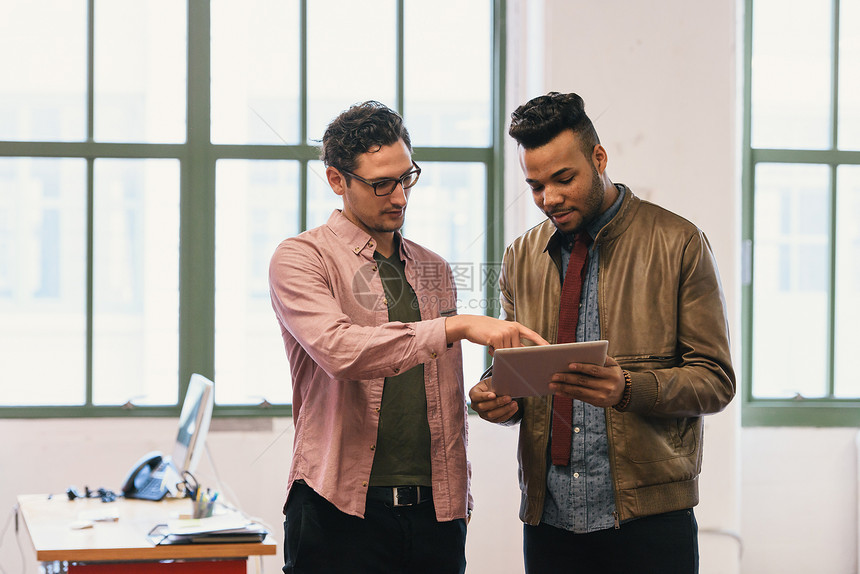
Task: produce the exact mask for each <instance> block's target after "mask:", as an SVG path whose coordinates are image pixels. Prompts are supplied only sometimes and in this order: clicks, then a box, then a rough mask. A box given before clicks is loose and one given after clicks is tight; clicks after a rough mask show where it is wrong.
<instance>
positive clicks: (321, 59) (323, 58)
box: [308, 0, 397, 141]
mask: <svg viewBox="0 0 860 574" xmlns="http://www.w3.org/2000/svg"><path fill="white" fill-rule="evenodd" d="M396 13H397V10H396V6H395V2H394V0H364V1H362V2H355V1H354V0H314V1H313V2H308V139H309V140H310V141H313V140H321V139H322V136H323V132H325V127H326V126H327V125H328V123H329V122H330V121H331V120H332V119H334V118H335V117H336V116H337V115H338V114H340V112H342V111H343V110H345V109H347V108H348V107H349V106H350V105H351V104H354V103H356V102H361V101H364V100H378V101H380V102H382V103H383V104H385V105H387V106H388V107H390V108H392V109H394V108H395V106H396V105H397V104H396V102H395V101H394V100H395V70H396V63H397V60H396V57H395V54H396V53H397V51H396V45H395V41H396V39H397V30H396V24H395V20H394V17H395V14H396Z"/></svg>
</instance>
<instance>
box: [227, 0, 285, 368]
mask: <svg viewBox="0 0 860 574" xmlns="http://www.w3.org/2000/svg"><path fill="white" fill-rule="evenodd" d="M298 4H299V3H298V0H291V1H285V0H254V1H252V2H246V1H239V0H213V2H212V141H213V142H215V143H229V144H245V143H256V144H280V143H289V144H296V143H298V139H299V103H298V102H299V38H300V34H299V6H298ZM219 383H220V381H219Z"/></svg>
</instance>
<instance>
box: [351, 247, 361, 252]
mask: <svg viewBox="0 0 860 574" xmlns="http://www.w3.org/2000/svg"><path fill="white" fill-rule="evenodd" d="M353 251H354V252H356V253H358V252H359V251H361V247H356V248H355V249H353Z"/></svg>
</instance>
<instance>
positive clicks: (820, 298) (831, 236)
mask: <svg viewBox="0 0 860 574" xmlns="http://www.w3.org/2000/svg"><path fill="white" fill-rule="evenodd" d="M757 2H759V0H745V4H744V7H745V21H744V70H743V73H744V78H743V80H744V83H743V142H742V154H743V155H742V161H743V166H742V169H743V172H742V192H743V199H742V201H743V203H742V212H743V216H742V237H743V250H742V321H743V322H742V334H743V346H742V354H743V380H744V381H746V384H744V385H743V391H742V424H743V426H818V427H836V426H851V427H854V426H857V422H858V420H860V391H857V390H856V389H857V387H856V383H851V382H849V381H848V380H847V379H848V378H849V377H846V376H845V375H846V373H847V372H848V369H846V368H845V366H844V365H845V363H846V359H845V358H844V357H845V355H847V353H846V352H845V346H844V345H842V346H841V347H840V346H839V345H840V343H837V335H838V329H837V326H836V325H837V321H838V320H840V319H842V320H843V321H844V318H840V313H843V314H844V312H845V311H846V310H847V309H848V306H847V305H845V306H844V308H842V306H841V302H842V301H848V300H850V298H848V297H843V298H840V297H838V296H837V295H838V293H837V286H838V282H837V262H840V266H839V268H838V271H839V272H840V273H843V274H844V273H846V272H848V273H851V274H853V275H854V276H856V275H857V274H858V271H857V269H858V266H860V262H858V261H857V260H856V258H855V259H854V261H852V262H849V263H848V265H845V259H840V258H839V257H840V255H842V254H839V253H838V251H839V250H842V252H843V253H844V252H845V251H847V250H848V248H849V247H850V248H851V249H855V250H856V247H854V246H853V245H851V246H849V245H847V243H848V242H847V241H845V239H844V237H842V236H840V235H839V230H838V229H837V228H838V223H839V221H840V218H839V214H838V212H839V208H840V205H841V204H840V203H839V202H840V197H839V192H840V189H842V187H841V185H842V184H841V183H840V176H842V175H844V174H847V172H844V171H840V169H845V168H848V169H852V170H853V169H854V168H853V167H851V166H860V151H858V149H860V146H857V144H856V143H850V144H847V145H843V146H842V147H840V141H842V139H844V141H849V140H848V138H845V137H844V136H845V135H846V134H845V133H842V134H840V130H843V131H846V132H847V130H856V129H857V126H858V125H860V124H858V123H857V122H856V121H854V123H850V121H849V120H850V116H849V112H850V113H853V114H854V115H856V114H857V109H858V108H857V107H856V105H853V107H849V104H848V102H847V101H842V102H840V98H842V99H843V100H846V98H845V94H844V93H843V92H842V91H841V90H840V83H841V82H846V84H847V80H848V79H849V74H850V73H851V72H849V69H850V68H849V67H847V66H845V65H844V64H845V61H842V62H841V61H840V60H841V59H842V60H847V58H848V52H847V48H846V46H847V44H846V43H845V42H844V41H845V40H847V39H848V26H849V22H850V26H852V28H851V34H853V36H854V37H856V36H857V34H858V33H860V30H858V29H856V28H854V27H855V26H857V25H858V19H857V18H856V16H855V17H853V19H851V20H847V19H846V18H843V16H844V14H843V12H842V6H841V4H842V2H841V1H840V0H831V2H829V3H827V4H822V3H816V4H818V7H813V6H812V4H808V6H807V7H808V8H809V10H821V9H822V7H824V9H825V10H826V12H825V13H821V12H816V13H815V16H816V21H818V22H825V25H824V26H821V27H820V28H819V30H826V26H827V25H829V30H826V32H825V33H822V34H821V37H822V38H824V37H827V38H829V45H824V42H823V41H822V42H821V44H819V47H820V49H821V53H824V54H827V56H826V57H825V58H823V60H827V62H828V63H829V69H826V66H824V65H819V66H817V68H816V70H815V71H816V73H817V74H820V76H817V77H816V78H815V79H810V78H809V77H808V76H806V75H805V71H807V70H808V69H802V70H801V69H795V70H793V72H794V73H793V77H792V79H790V80H787V81H786V85H787V84H788V82H791V81H793V82H797V84H795V85H798V86H801V85H802V84H801V82H803V81H807V82H814V81H816V80H818V79H820V77H823V76H824V75H829V78H830V83H829V85H827V83H826V82H818V85H817V88H818V89H820V90H821V93H822V94H824V96H823V97H821V98H819V102H818V109H819V110H820V116H821V117H822V118H824V120H825V121H824V122H819V123H818V124H817V125H816V126H815V127H816V129H817V130H818V133H819V134H823V133H824V131H823V130H825V129H826V130H828V131H829V134H828V141H826V143H824V142H823V141H821V140H823V138H819V141H818V142H817V143H816V142H811V141H807V142H805V143H806V144H808V145H804V142H799V141H792V142H786V143H785V145H786V147H785V148H783V147H781V146H779V143H781V142H778V141H777V142H775V141H774V140H773V138H771V141H770V142H768V143H769V144H770V145H764V144H762V145H758V146H756V145H755V142H754V139H755V133H754V132H755V130H756V125H757V124H756V120H757V119H758V118H757V117H756V113H757V111H759V112H760V113H762V114H764V113H768V112H770V111H771V110H767V109H764V108H765V107H766V106H760V109H759V110H757V108H756V100H755V97H756V96H755V89H756V87H757V84H756V82H757V81H760V82H762V83H765V82H766V80H765V79H764V78H763V77H760V76H757V70H758V73H759V74H761V73H762V72H761V70H762V68H761V67H760V68H758V69H757V68H756V66H754V65H753V60H754V56H755V54H756V48H757V46H756V45H755V41H756V31H757V30H756V28H755V27H756V26H757V25H760V26H765V25H770V26H771V29H774V30H775V29H776V28H775V27H774V23H773V22H765V18H762V22H757V21H756V20H755V18H756V15H757V12H756V7H757V6H756V4H757ZM761 3H762V4H764V3H763V2H761ZM846 4H848V3H847V2H846ZM783 11H784V12H786V13H793V10H792V8H789V7H784V8H783ZM853 14H856V11H855V12H854V13H853ZM769 15H770V16H775V13H774V12H769ZM793 17H794V18H795V20H798V19H799V20H803V18H797V17H796V15H795V16H793ZM819 17H820V18H821V20H818V18H819ZM782 34H783V35H784V37H785V38H789V37H793V38H795V39H797V36H796V35H793V33H792V32H791V31H789V30H783V31H782ZM771 49H772V47H771ZM856 53H857V52H856V50H855V51H854V52H853V54H855V55H856ZM854 57H856V56H854ZM852 61H854V62H855V64H856V59H855V60H852ZM840 64H842V65H840ZM801 65H803V63H801V62H798V66H801ZM855 76H856V74H855ZM768 79H773V76H769V77H768ZM855 81H856V80H855ZM822 84H823V85H822ZM783 87H784V86H783ZM771 88H773V86H771ZM789 91H790V90H789ZM828 93H829V98H828V96H827V94H828ZM852 99H856V98H852ZM787 101H789V100H788V99H786V100H783V102H787ZM804 111H806V110H804ZM846 118H848V119H846ZM821 124H825V125H821ZM793 127H794V126H791V127H790V129H793ZM802 131H803V129H802V128H801V127H798V128H797V129H796V130H794V132H793V133H792V132H791V131H785V132H783V133H784V134H786V136H787V137H788V138H792V137H794V135H795V134H796V133H798V132H802ZM850 136H851V138H850V139H851V140H853V141H854V142H856V141H857V137H856V136H857V134H856V132H855V133H853V134H850ZM764 139H767V138H764ZM807 139H811V138H807ZM774 144H776V145H774ZM810 144H811V145H810ZM789 148H790V149H789ZM852 148H853V149H852ZM768 170H770V171H768ZM789 170H796V171H794V172H791V171H789ZM810 170H814V174H815V175H820V176H821V177H819V178H818V180H817V182H816V184H814V185H813V187H815V186H817V187H816V191H817V193H816V195H815V197H814V199H813V200H812V201H808V198H807V202H806V203H805V204H803V205H805V206H810V205H813V206H814V215H812V214H809V213H808V212H807V213H803V210H802V209H800V210H799V209H798V208H797V206H796V205H795V206H794V207H793V208H792V209H794V210H795V212H797V211H800V212H801V217H800V218H799V219H800V221H804V218H805V222H804V223H801V224H800V225H799V226H798V227H794V228H793V231H792V232H789V231H784V228H788V227H790V225H791V224H788V223H786V221H785V220H780V221H779V222H778V223H776V224H775V225H774V226H775V227H781V228H783V229H781V232H783V231H784V233H785V235H784V237H785V238H786V242H791V241H795V242H798V241H799V242H803V241H807V242H809V241H810V240H809V237H810V236H811V235H812V234H813V233H817V237H816V238H815V240H816V241H817V243H816V244H815V247H814V248H815V249H818V251H816V252H815V253H816V254H823V256H821V257H815V258H813V259H814V260H815V261H816V262H817V264H818V265H819V267H818V268H817V269H815V270H813V271H810V270H809V266H807V267H806V269H807V271H806V273H808V274H809V275H810V276H814V277H815V281H816V287H815V288H818V286H819V285H820V289H818V290H817V291H816V299H815V303H814V305H809V300H810V299H809V298H806V299H805V300H804V301H805V303H804V304H803V305H801V307H803V306H804V305H805V306H806V307H807V308H806V309H805V310H804V313H805V314H806V316H809V314H810V309H809V307H810V306H811V307H813V309H812V312H813V313H814V314H815V316H816V317H818V318H819V320H820V321H821V323H819V324H817V325H816V326H815V327H814V328H810V327H809V325H808V324H807V325H803V324H801V325H799V326H797V327H796V330H795V327H794V326H792V327H790V330H791V335H790V336H791V337H796V339H795V340H804V338H805V337H807V338H808V339H807V340H806V343H805V344H806V345H808V346H809V348H810V349H812V348H813V347H816V348H815V350H814V354H815V356H816V358H817V362H816V368H815V374H816V376H817V377H820V384H819V386H818V387H817V390H815V391H814V392H812V393H807V394H809V395H810V396H804V393H803V392H796V393H794V394H793V396H788V395H791V394H792V393H791V391H790V390H789V391H785V390H783V391H782V392H781V393H780V392H771V393H768V392H764V391H763V390H762V387H757V383H758V384H759V385H761V384H763V381H765V380H766V379H767V378H768V376H769V373H768V371H769V370H770V369H773V372H774V375H773V378H779V377H780V376H781V375H780V374H779V369H780V368H781V367H782V365H783V364H785V363H787V362H788V361H782V360H776V361H774V360H768V361H766V360H765V359H764V357H765V356H767V357H770V358H773V357H776V356H780V355H786V358H792V357H791V355H792V354H791V353H790V352H787V351H786V350H785V349H780V350H779V352H778V353H769V352H768V349H766V347H767V341H766V338H765V337H762V338H761V339H758V340H757V339H756V336H757V335H760V336H761V333H767V334H771V333H774V331H775V329H774V327H773V326H772V325H771V329H772V330H771V331H768V326H769V325H768V324H767V323H768V322H767V321H766V320H765V319H764V318H765V317H766V316H767V315H766V314H765V312H762V311H760V310H761V309H763V308H768V302H767V301H766V300H765V299H766V298H767V296H768V294H771V292H769V291H768V292H767V294H765V295H763V296H762V295H761V294H759V296H760V298H759V299H757V298H756V295H757V293H756V288H757V281H756V277H757V275H756V273H757V272H759V273H761V275H760V277H761V279H763V282H764V283H766V282H767V278H766V277H765V276H764V274H765V271H763V269H764V268H765V263H767V264H769V265H770V267H769V269H770V270H771V271H772V275H774V274H777V273H782V274H784V275H783V278H784V277H787V276H788V275H789V274H791V275H792V276H793V277H794V278H796V276H797V275H798V269H800V268H802V266H801V267H792V268H791V269H787V267H788V266H789V265H794V263H795V262H796V261H797V260H796V259H795V260H793V262H792V263H790V264H788V263H787V264H786V265H784V266H783V265H775V264H774V262H775V261H776V260H777V259H778V258H779V257H774V256H773V253H776V252H778V250H779V248H780V247H781V248H782V251H781V252H779V256H783V255H786V254H788V253H789V252H790V250H791V249H792V246H791V245H787V244H783V245H782V246H777V248H776V249H773V250H771V251H770V252H769V254H768V255H763V253H768V252H767V251H765V250H766V249H767V247H763V245H764V244H763V243H762V241H763V240H762V237H765V235H766V233H767V232H766V231H765V230H764V229H763V227H766V226H760V227H758V228H757V225H756V222H757V221H764V217H765V209H767V210H769V211H771V213H770V214H769V215H767V216H768V217H771V218H772V220H779V219H780V218H781V217H785V211H783V209H782V206H779V208H780V213H778V214H775V213H772V212H773V211H774V205H775V204H774V202H773V201H770V202H767V199H763V197H766V196H763V194H765V193H767V192H768V191H773V189H774V185H776V187H779V186H780V185H781V186H783V187H782V189H781V191H783V192H785V191H786V190H788V193H790V192H791V191H792V190H793V191H796V190H797V189H798V187H791V185H792V184H791V183H789V184H787V185H786V184H785V181H784V180H785V178H786V174H789V175H790V174H791V173H797V174H809V173H810ZM773 173H778V174H780V175H779V176H778V177H777V178H775V179H776V180H778V179H779V178H782V180H783V181H778V183H777V184H773V181H774V180H775V179H774V178H773V177H770V176H771V174H773ZM768 177H770V179H768ZM845 179H846V178H844V177H843V178H842V181H844V180H845ZM853 181H855V180H853V179H852V182H853ZM768 185H770V186H771V187H770V189H766V187H767V186H768ZM802 185H804V184H800V186H802ZM852 186H854V187H852V190H855V191H856V183H852ZM843 193H845V192H843ZM795 197H796V196H795ZM798 203H799V202H798ZM765 204H767V208H765V207H764V205H765ZM757 209H760V210H761V213H759V215H760V216H762V219H760V220H757V218H756V210H757ZM854 215H855V217H854V218H855V219H856V213H855V214H854ZM812 218H815V228H816V231H815V232H809V231H808V230H809V228H810V227H811V226H812V224H810V223H809V221H810V219H812ZM786 219H787V218H786ZM797 220H798V218H797V217H796V214H795V220H794V221H797ZM803 226H806V231H804V230H801V231H798V229H800V227H803ZM819 228H820V229H821V231H820V232H818V229H819ZM792 233H793V234H794V235H793V236H792ZM803 233H807V235H806V236H805V237H799V235H801V234H803ZM757 235H759V236H760V237H759V242H758V243H757V241H756V240H757ZM853 241H854V242H856V239H854V240H853ZM796 245H797V243H795V246H796ZM807 247H808V246H807ZM757 253H758V255H759V256H758V260H757ZM795 254H796V252H795ZM807 259H808V258H807ZM787 260H788V256H786V259H785V261H787ZM783 262H784V261H780V264H782V263H783ZM757 263H758V265H759V267H758V268H757V267H756V265H757ZM781 280H783V279H780V281H781ZM761 284H762V283H760V284H759V288H760V289H762V291H761V292H760V293H765V290H764V289H765V288H763V287H761ZM805 287H808V284H807V285H804V286H802V287H800V288H799V289H800V290H802V289H804V288H805ZM854 289H856V287H854ZM852 295H853V293H852ZM782 310H783V311H784V312H785V313H786V314H788V313H789V312H791V311H797V309H796V308H795V309H791V308H787V307H783V308H782ZM757 311H759V312H761V313H762V318H761V319H759V320H758V322H757V315H756V313H757ZM798 315H801V313H798ZM852 316H853V315H852ZM849 320H850V319H849ZM800 321H802V320H800ZM780 325H783V324H782V323H780ZM776 329H778V327H777V328H776ZM776 334H777V335H779V333H776ZM783 341H785V339H781V338H779V337H777V342H776V343H774V345H779V344H781V343H782V342H783ZM757 345H758V347H757ZM821 346H824V347H825V348H822V347H821ZM840 349H841V355H840ZM840 356H841V357H842V358H840ZM805 359H806V357H804V356H797V355H794V356H793V361H795V363H794V364H795V365H796V366H799V364H800V363H801V362H803V361H804V360H805ZM757 361H758V363H757ZM837 361H841V365H842V367H839V366H838V364H837ZM840 379H841V380H840ZM792 384H793V383H789V384H786V385H785V386H784V387H783V388H787V389H791V388H792ZM852 384H853V389H854V390H853V392H852V389H851V388H850V387H849V385H852ZM846 387H848V388H847V391H846ZM807 388H809V386H807ZM757 390H758V392H757Z"/></svg>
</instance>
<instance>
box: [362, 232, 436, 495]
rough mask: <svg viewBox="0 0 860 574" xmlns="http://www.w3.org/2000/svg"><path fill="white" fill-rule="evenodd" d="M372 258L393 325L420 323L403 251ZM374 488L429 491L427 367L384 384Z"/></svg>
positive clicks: (373, 474) (376, 255)
mask: <svg viewBox="0 0 860 574" xmlns="http://www.w3.org/2000/svg"><path fill="white" fill-rule="evenodd" d="M373 258H374V259H375V260H376V262H377V266H378V268H379V276H380V278H381V279H382V287H383V290H384V291H385V299H386V301H387V303H388V320H389V321H400V322H402V323H411V322H415V321H420V320H421V312H420V310H419V308H418V298H417V297H416V296H415V291H414V290H413V289H412V286H411V285H409V283H408V282H407V281H406V265H405V263H404V262H403V261H401V260H400V250H399V245H398V244H395V250H394V254H393V255H392V256H391V257H383V256H382V255H380V254H379V252H376V253H374V254H373ZM370 484H371V486H407V485H422V486H430V425H429V423H428V422H427V394H426V392H425V390H424V365H423V364H421V365H417V366H415V367H413V368H411V369H409V370H408V371H405V372H403V373H400V374H398V375H395V376H393V377H386V378H385V386H384V388H383V391H382V408H381V410H380V412H379V431H378V434H377V438H376V452H375V454H374V457H373V468H372V470H371V473H370Z"/></svg>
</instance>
